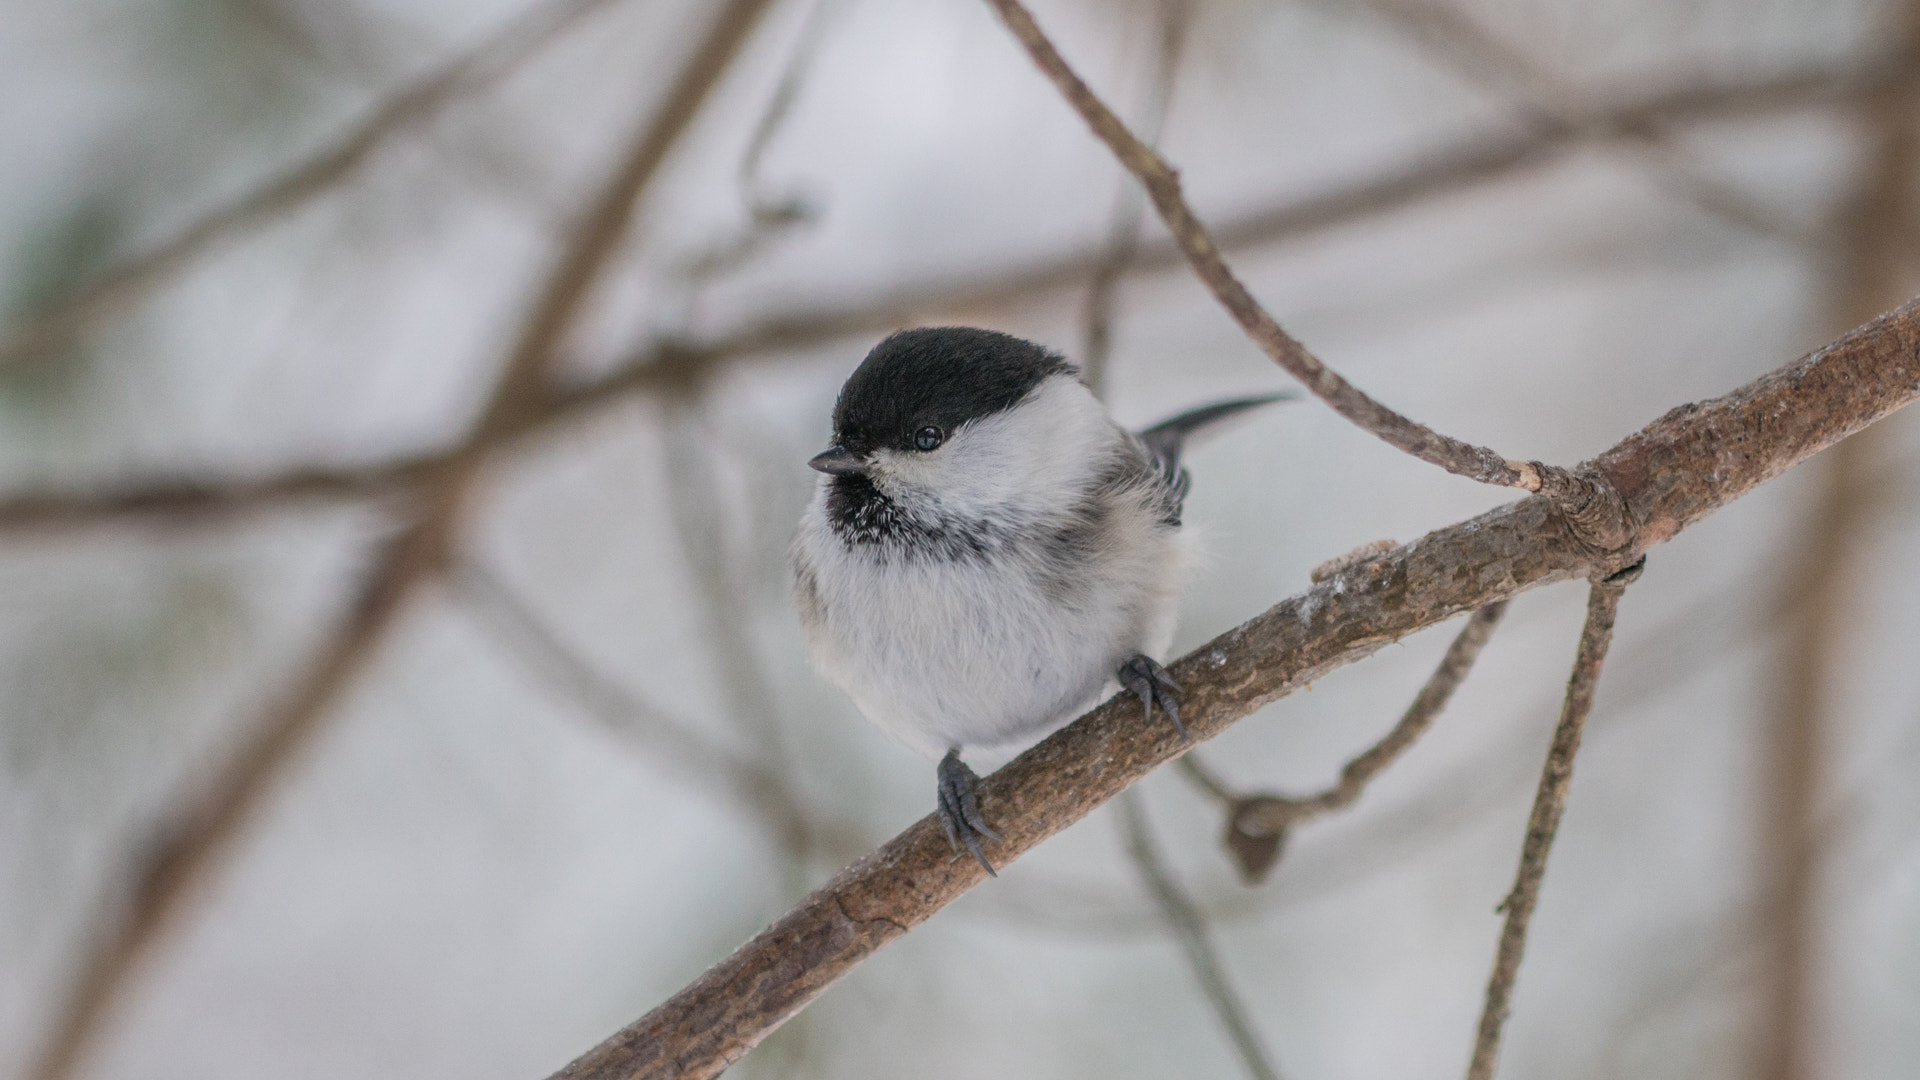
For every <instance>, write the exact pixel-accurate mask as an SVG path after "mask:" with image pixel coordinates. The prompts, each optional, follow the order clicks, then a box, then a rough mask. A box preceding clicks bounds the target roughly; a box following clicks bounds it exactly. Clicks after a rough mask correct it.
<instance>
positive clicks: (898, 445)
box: [807, 326, 1078, 476]
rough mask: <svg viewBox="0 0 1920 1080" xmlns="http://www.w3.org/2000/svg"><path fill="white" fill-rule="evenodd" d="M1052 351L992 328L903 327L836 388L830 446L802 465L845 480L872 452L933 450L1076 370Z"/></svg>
mask: <svg viewBox="0 0 1920 1080" xmlns="http://www.w3.org/2000/svg"><path fill="white" fill-rule="evenodd" d="M1077 370H1078V369H1077V368H1075V367H1074V366H1073V365H1072V364H1070V363H1068V362H1067V360H1066V359H1065V358H1064V357H1062V356H1060V355H1059V354H1058V353H1054V352H1049V351H1048V350H1047V349H1045V348H1042V347H1041V346H1039V345H1035V344H1034V343H1033V342H1031V341H1026V340H1023V339H1021V338H1017V337H1014V336H1013V335H1011V334H1002V333H999V332H997V331H994V330H977V329H974V328H972V327H966V326H933V327H923V328H920V329H917V330H902V331H900V332H899V333H897V334H893V335H891V336H889V337H888V338H886V340H884V341H882V342H880V344H878V345H875V346H874V347H873V351H872V352H870V353H868V354H867V358H866V359H865V360H863V361H861V363H860V366H859V367H858V368H855V369H854V372H853V374H852V375H851V376H849V377H848V378H847V383H846V385H845V386H843V387H841V388H840V399H839V401H837V402H836V403H835V404H834V407H833V446H832V447H831V448H829V449H828V450H827V451H826V452H825V453H823V454H820V455H819V456H817V457H815V458H814V459H813V460H812V461H810V462H808V463H807V464H809V465H811V466H813V467H814V468H816V469H819V470H820V471H821V472H824V473H832V474H834V475H837V476H839V475H848V474H852V473H859V472H862V471H864V469H865V468H866V461H867V456H868V455H869V454H871V453H872V452H873V451H875V450H880V449H894V450H902V451H911V450H917V451H931V450H935V449H938V448H939V446H940V444H941V443H943V442H945V441H946V440H947V438H948V436H950V435H952V434H953V432H954V431H955V429H957V428H959V427H960V426H961V425H963V424H965V423H967V422H968V421H971V420H978V419H980V418H981V417H985V416H991V415H993V414H994V413H997V412H1001V411H1003V410H1006V409H1010V408H1012V407H1013V406H1015V405H1017V404H1019V403H1020V401H1021V400H1022V399H1024V398H1025V397H1026V396H1027V395H1028V394H1029V393H1031V392H1032V391H1033V388H1034V387H1036V386H1038V385H1040V383H1042V382H1044V381H1045V380H1046V379H1047V378H1049V377H1051V376H1054V375H1072V374H1075V373H1076V372H1077Z"/></svg>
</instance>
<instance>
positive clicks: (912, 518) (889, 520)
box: [793, 327, 1291, 874]
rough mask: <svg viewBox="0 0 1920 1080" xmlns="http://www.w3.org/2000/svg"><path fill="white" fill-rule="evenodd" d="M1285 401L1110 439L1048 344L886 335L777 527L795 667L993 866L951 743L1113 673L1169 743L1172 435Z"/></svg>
mask: <svg viewBox="0 0 1920 1080" xmlns="http://www.w3.org/2000/svg"><path fill="white" fill-rule="evenodd" d="M1290 396H1291V395H1287V394H1269V395H1266V396H1264V397H1254V398H1244V399H1240V400H1236V401H1224V402H1220V403H1218V404H1215V405H1209V406H1206V407H1204V408H1200V409H1195V410H1192V411H1190V412H1186V413H1182V414H1181V415H1179V416H1176V417H1174V418H1173V419H1171V420H1167V421H1165V422H1163V423H1160V424H1156V425H1154V426H1153V427H1150V428H1147V429H1146V430H1145V431H1142V432H1139V433H1137V434H1135V433H1130V432H1128V431H1127V430H1126V429H1125V428H1122V427H1121V426H1120V425H1119V424H1117V423H1115V422H1114V420H1113V419H1112V418H1111V417H1110V416H1108V415H1107V411H1106V408H1105V407H1104V406H1103V405H1101V404H1100V401H1099V400H1098V399H1097V398H1095V397H1094V396H1093V394H1092V393H1091V392H1090V391H1089V390H1088V389H1087V388H1086V386H1085V385H1084V384H1082V383H1081V382H1080V380H1079V369H1078V368H1076V367H1075V366H1074V365H1072V364H1071V363H1069V362H1067V360H1066V359H1064V358H1063V357H1061V356H1060V355H1059V354H1057V353H1054V352H1050V351H1048V350H1047V349H1045V348H1043V347H1041V346H1039V345H1036V344H1034V343H1033V342H1030V341H1024V340H1022V339H1020V338H1017V337H1013V336H1011V335H1008V334H1002V333H996V332H994V331H991V330H977V329H972V328H967V327H930V328H923V329H916V330H903V331H901V332H899V333H896V334H894V335H892V336H890V337H888V338H887V339H885V340H884V341H882V342H880V344H878V345H876V346H875V347H874V349H873V351H872V352H871V353H869V354H868V355H867V358H866V360H864V361H863V362H862V363H861V364H860V366H859V367H858V368H857V369H855V370H854V372H853V374H852V375H851V376H850V377H849V378H848V379H847V382H846V385H845V386H844V387H842V388H841V390H840V397H839V400H838V401H837V402H836V403H835V405H834V409H833V444H832V445H831V446H830V447H828V448H827V450H826V451H825V452H823V453H821V454H819V455H818V456H816V457H814V458H813V460H811V461H809V462H808V464H809V465H811V466H812V467H813V468H815V469H817V470H819V471H820V472H821V473H823V474H824V475H823V476H822V477H821V479H820V482H819V485H818V488H817V490H816V491H815V493H814V497H813V501H812V503H811V504H810V505H809V506H808V508H807V511H806V513H805V515H804V517H803V518H802V519H801V522H800V528H799V533H798V536H797V537H796V538H795V540H794V545H793V570H794V600H795V605H796V606H797V607H798V609H799V614H800V622H801V625H802V627H803V628H804V630H805V631H806V638H807V644H808V649H809V652H810V653H811V655H812V658H813V661H814V663H815V665H816V666H818V667H819V668H820V669H821V671H822V672H823V673H824V674H825V675H826V676H827V677H828V678H829V679H831V680H832V681H833V682H835V683H837V684H838V685H839V686H840V687H841V688H842V689H843V690H845V691H846V692H847V694H848V695H849V696H850V697H852V698H853V701H854V704H855V705H857V706H858V707H859V709H860V711H861V712H862V713H864V714H865V715H866V717H867V718H868V719H869V720H871V721H873V722H874V723H875V724H877V725H878V726H879V727H880V728H881V729H882V730H884V731H886V732H887V733H888V734H890V735H892V736H894V737H895V738H897V739H899V740H900V741H901V742H903V743H905V744H906V745H907V746H909V747H911V748H913V749H915V750H918V751H920V752H921V753H923V754H925V755H926V756H927V757H929V758H933V759H938V761H939V767H938V778H939V784H938V790H939V807H940V818H941V821H942V823H943V824H944V825H945V826H946V831H947V840H948V842H949V843H950V844H952V845H953V848H954V851H955V852H956V853H958V852H959V850H960V848H961V847H962V846H963V845H964V846H965V848H966V850H967V851H968V852H970V853H971V854H972V855H973V857H974V858H975V859H977V860H979V862H980V865H982V866H984V867H986V869H987V872H988V873H989V874H991V873H993V872H994V868H993V864H992V863H990V862H988V861H987V857H986V855H985V854H984V853H983V852H982V851H981V846H980V845H981V841H982V839H988V840H998V839H999V836H998V834H996V833H995V832H994V831H993V830H992V829H991V828H989V827H988V825H987V823H986V821H985V820H984V819H983V818H982V816H981V813H980V806H979V797H978V794H977V792H976V788H977V786H978V784H979V777H978V776H977V775H975V773H974V772H973V770H972V769H971V768H969V767H968V766H967V765H966V763H965V762H963V761H961V760H960V754H961V751H962V750H964V749H966V748H968V747H994V746H1001V745H1006V744H1010V743H1014V742H1018V741H1023V740H1028V739H1031V738H1034V737H1036V736H1039V735H1043V734H1045V733H1047V732H1049V731H1051V730H1053V729H1054V728H1056V727H1058V726H1060V724H1062V723H1063V722H1065V721H1066V720H1068V719H1070V718H1072V717H1074V716H1076V715H1078V714H1079V713H1080V712H1082V711H1084V710H1085V709H1086V708H1087V707H1089V706H1091V705H1092V704H1093V703H1094V702H1096V701H1098V700H1100V699H1101V698H1102V697H1104V696H1105V695H1106V694H1107V693H1110V692H1112V690H1113V689H1114V684H1116V683H1117V684H1118V685H1119V686H1120V687H1124V688H1125V689H1127V690H1129V691H1131V692H1133V693H1134V694H1137V695H1139V697H1140V700H1141V702H1142V703H1143V704H1144V706H1145V709H1146V719H1147V722H1149V723H1151V722H1152V720H1153V710H1154V706H1156V705H1158V706H1159V707H1160V709H1161V710H1162V711H1164V712H1165V713H1166V714H1167V717H1168V719H1170V720H1171V721H1172V722H1173V724H1174V727H1175V728H1176V730H1178V731H1179V732H1180V735H1181V737H1182V738H1185V737H1186V729H1185V728H1184V727H1183V726H1182V725H1181V723H1180V705H1179V700H1178V698H1177V697H1175V693H1176V692H1177V691H1178V690H1179V687H1178V686H1176V685H1175V684H1174V683H1173V681H1172V680H1171V679H1169V678H1168V677H1167V674H1166V671H1165V670H1164V669H1163V668H1162V667H1161V666H1160V663H1159V661H1157V660H1156V659H1154V657H1155V656H1156V655H1160V654H1162V653H1164V651H1165V649H1166V648H1167V646H1168V644H1169V643H1170V642H1171V640H1172V637H1173V620H1174V614H1175V608H1176V606H1177V603H1178V600H1179V593H1180V588H1181V586H1182V584H1183V583H1184V578H1185V576H1186V570H1187V568H1188V565H1189V563H1190V561H1191V558H1190V550H1189V544H1188V542H1187V540H1186V538H1185V536H1184V535H1183V533H1182V531H1181V528H1180V509H1181V504H1182V502H1183V501H1184V499H1185V497H1186V494H1187V486H1188V482H1189V478H1188V475H1187V471H1186V470H1185V469H1184V468H1182V467H1181V465H1180V451H1181V449H1182V447H1183V446H1184V444H1185V443H1186V440H1187V437H1188V436H1190V435H1192V434H1193V433H1194V432H1196V431H1198V430H1200V429H1201V428H1204V427H1206V426H1208V425H1210V424H1213V423H1215V422H1217V421H1220V420H1224V419H1226V418H1227V417H1230V416H1232V415H1234V414H1236V413H1240V412H1243V411H1245V410H1247V409H1251V408H1253V407H1255V406H1259V405H1264V404H1267V403H1268V402H1272V401H1279V400H1283V399H1285V398H1287V397H1290Z"/></svg>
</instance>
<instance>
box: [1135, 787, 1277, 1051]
mask: <svg viewBox="0 0 1920 1080" xmlns="http://www.w3.org/2000/svg"><path fill="white" fill-rule="evenodd" d="M1120 820H1121V822H1122V823H1123V824H1124V825H1125V826H1126V835H1127V854H1128V856H1129V857H1131V858H1132V859H1133V864H1134V866H1136V867H1137V868H1139V870H1140V878H1141V880H1142V881H1144V882H1145V883H1146V886H1147V891H1148V892H1150V893H1152V894H1153V900H1154V903H1155V904H1157V905H1158V906H1159V908H1160V914H1161V915H1162V916H1163V917H1164V918H1165V919H1166V922H1167V928H1168V929H1169V930H1171V931H1173V936H1174V938H1175V939H1177V940H1178V941H1179V942H1180V950H1181V951H1182V952H1184V953H1186V955H1187V966H1189V967H1191V968H1192V969H1193V977H1194V980H1195V981H1197V982H1198V983H1199V984H1200V990H1201V992H1202V993H1203V994H1205V995H1206V998H1207V1003H1208V1004H1210V1005H1212V1006H1213V1011H1214V1015H1216V1016H1218V1017H1219V1018H1220V1026H1221V1027H1224V1028H1225V1029H1226V1031H1227V1038H1228V1039H1229V1040H1230V1041H1232V1043H1233V1049H1234V1052H1235V1053H1237V1054H1239V1055H1240V1062H1241V1064H1243V1065H1245V1066H1246V1069H1247V1075H1248V1076H1251V1077H1252V1078H1253V1080H1280V1073H1279V1071H1278V1070H1276V1069H1275V1068H1274V1067H1273V1066H1272V1065H1271V1064H1270V1063H1268V1061H1267V1051H1266V1048H1265V1047H1264V1046H1262V1045H1260V1035H1259V1033H1258V1032H1256V1031H1254V1029H1253V1020H1252V1018H1250V1017H1249V1016H1248V1015H1247V1007H1246V1005H1245V1004H1243V1003H1242V1002H1241V1000H1240V995H1239V994H1238V993H1237V992H1235V991H1234V989H1233V984H1232V983H1231V982H1229V981H1227V972H1226V968H1225V966H1224V965H1222V964H1221V963H1220V957H1219V954H1218V953H1216V952H1215V951H1214V948H1213V942H1212V940H1210V939H1209V938H1208V936H1207V921H1206V917H1205V916H1204V915H1202V914H1201V913H1200V909H1199V907H1198V906H1196V905H1195V904H1194V902H1193V900H1192V899H1191V898H1190V897H1188V896H1187V894H1186V892H1185V891H1184V890H1182V889H1181V888H1180V883H1179V882H1177V881H1175V880H1174V879H1173V873H1172V871H1170V870H1169V869H1168V868H1167V865H1166V863H1165V861H1164V860H1163V859H1161V857H1160V851H1159V848H1158V847H1157V846H1156V845H1155V844H1154V842H1153V831H1152V829H1151V828H1150V827H1149V826H1148V825H1147V814H1146V810H1145V809H1144V808H1143V807H1142V806H1141V805H1140V797H1139V794H1138V793H1137V792H1132V791H1127V792H1123V793H1121V795H1120Z"/></svg>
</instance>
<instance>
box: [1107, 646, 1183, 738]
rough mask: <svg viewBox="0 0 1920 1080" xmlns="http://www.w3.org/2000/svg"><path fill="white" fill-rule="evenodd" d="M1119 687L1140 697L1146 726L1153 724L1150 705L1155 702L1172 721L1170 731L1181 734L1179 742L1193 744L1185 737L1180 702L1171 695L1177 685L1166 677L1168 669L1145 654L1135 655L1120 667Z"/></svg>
mask: <svg viewBox="0 0 1920 1080" xmlns="http://www.w3.org/2000/svg"><path fill="white" fill-rule="evenodd" d="M1119 678H1120V685H1121V686H1124V687H1126V688H1127V689H1128V690H1130V691H1132V692H1133V693H1135V694H1138V695H1139V696H1140V704H1142V705H1144V706H1146V710H1147V723H1149V724H1151V723H1153V706H1154V705H1155V704H1156V703H1158V704H1159V706H1160V708H1161V709H1162V710H1164V711H1165V712H1166V714H1167V719H1169V720H1172V721H1173V730H1175V731H1177V732H1179V733H1180V741H1181V742H1192V741H1193V736H1191V735H1188V734H1187V726H1186V725H1185V724H1182V723H1181V722H1180V699H1179V698H1177V697H1174V696H1173V692H1174V691H1176V690H1178V689H1180V684H1179V683H1177V682H1174V681H1173V679H1172V678H1170V677H1169V676H1168V675H1167V669H1166V668H1163V667H1161V666H1160V664H1159V662H1158V661H1156V660H1154V659H1153V657H1151V656H1148V655H1146V654H1145V653H1139V654H1136V655H1135V656H1134V657H1133V658H1132V659H1130V660H1128V661H1127V662H1126V663H1124V664H1121V665H1120V672H1119Z"/></svg>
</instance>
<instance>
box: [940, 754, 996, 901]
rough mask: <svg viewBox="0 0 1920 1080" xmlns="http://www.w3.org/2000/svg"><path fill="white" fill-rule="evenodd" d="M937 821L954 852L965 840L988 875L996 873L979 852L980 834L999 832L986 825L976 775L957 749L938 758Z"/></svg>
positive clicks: (956, 852) (990, 834) (981, 835)
mask: <svg viewBox="0 0 1920 1080" xmlns="http://www.w3.org/2000/svg"><path fill="white" fill-rule="evenodd" d="M940 824H942V825H944V826H946V829H947V843H948V844H950V845H952V847H953V853H954V854H956V855H958V854H959V853H960V846H961V845H962V844H965V845H966V848H967V851H968V852H970V853H972V855H973V857H974V858H975V859H976V860H978V861H979V863H980V865H981V866H983V867H985V868H986V871H987V873H988V875H990V876H992V877H999V876H1000V875H999V874H997V873H995V872H994V869H993V864H992V863H990V862H988V861H987V857H986V856H985V855H982V854H981V853H980V838H981V837H983V836H984V837H986V838H987V839H989V840H998V839H1000V834H999V833H997V832H994V831H993V830H992V829H989V828H987V821H986V819H985V818H983V817H981V816H980V777H979V776H977V775H975V773H974V771H973V770H972V769H969V768H967V763H966V762H964V761H961V760H960V751H958V750H949V751H947V756H946V757H943V758H941V759H940Z"/></svg>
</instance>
